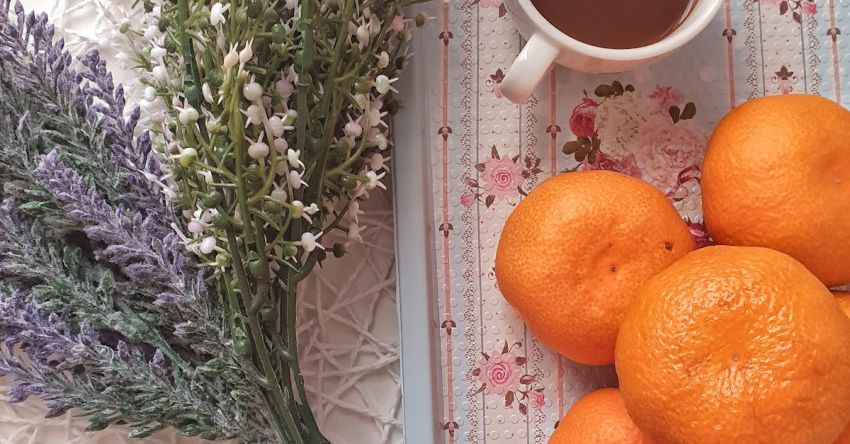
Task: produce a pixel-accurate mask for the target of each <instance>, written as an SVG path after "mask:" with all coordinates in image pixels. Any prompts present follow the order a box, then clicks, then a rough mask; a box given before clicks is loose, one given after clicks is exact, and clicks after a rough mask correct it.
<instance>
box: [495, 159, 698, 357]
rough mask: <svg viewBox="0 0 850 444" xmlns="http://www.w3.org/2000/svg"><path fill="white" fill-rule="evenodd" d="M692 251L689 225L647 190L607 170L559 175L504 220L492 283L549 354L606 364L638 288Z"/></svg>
mask: <svg viewBox="0 0 850 444" xmlns="http://www.w3.org/2000/svg"><path fill="white" fill-rule="evenodd" d="M693 249H694V241H693V238H692V237H691V235H690V233H689V232H688V227H687V226H686V225H685V223H684V221H683V220H682V219H681V217H680V216H679V214H678V213H677V212H676V210H675V209H674V208H673V205H672V204H671V203H670V201H669V200H668V199H667V197H665V196H664V195H663V194H661V192H659V191H658V190H656V189H655V188H654V187H652V186H651V185H649V184H647V183H645V182H642V181H640V180H638V179H634V178H632V177H628V176H625V175H623V174H620V173H614V172H610V171H586V172H577V173H568V174H563V175H561V176H557V177H554V178H551V179H549V180H547V181H545V182H543V183H542V184H540V186H538V187H537V188H536V189H535V190H534V191H532V192H531V193H530V194H529V196H528V197H527V198H525V199H524V200H523V201H522V202H521V203H520V204H519V205H518V206H517V208H516V209H515V210H514V212H513V213H512V214H511V215H510V217H508V220H507V222H506V223H505V226H504V229H503V230H502V235H501V240H500V241H499V246H498V249H497V252H496V279H497V280H498V284H499V289H500V290H501V292H502V294H503V295H504V296H505V299H507V301H508V302H510V303H511V304H512V305H513V306H514V307H515V308H516V309H517V311H519V313H520V314H521V315H522V317H523V318H524V319H525V321H526V323H527V324H528V327H529V328H530V329H531V330H532V331H533V332H534V333H535V334H536V335H537V337H538V338H539V339H540V340H541V341H542V342H543V343H544V344H546V345H547V346H549V348H551V349H553V350H555V351H557V352H559V353H561V354H563V355H564V356H566V357H568V358H570V359H572V360H574V361H577V362H581V363H583V364H589V365H602V364H610V363H612V362H613V361H614V344H615V343H616V341H617V332H618V330H619V329H620V322H621V321H622V319H623V317H624V316H625V314H626V309H627V308H628V307H629V305H630V304H631V302H632V300H633V299H634V296H635V293H636V292H637V288H638V287H639V286H640V284H641V283H643V282H645V281H646V280H647V279H649V277H650V276H652V275H653V274H655V273H657V272H658V271H661V270H663V269H664V268H666V267H667V266H668V265H670V264H671V263H673V262H674V261H676V260H677V259H679V258H680V257H682V256H684V255H685V254H687V253H688V252H689V251H691V250H693Z"/></svg>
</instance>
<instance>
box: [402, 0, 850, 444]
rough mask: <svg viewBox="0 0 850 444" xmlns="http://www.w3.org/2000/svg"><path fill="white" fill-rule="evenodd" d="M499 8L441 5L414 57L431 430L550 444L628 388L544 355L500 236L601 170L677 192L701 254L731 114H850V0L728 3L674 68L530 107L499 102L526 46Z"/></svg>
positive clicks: (568, 82) (486, 1) (591, 83)
mask: <svg viewBox="0 0 850 444" xmlns="http://www.w3.org/2000/svg"><path fill="white" fill-rule="evenodd" d="M503 10H504V5H502V4H501V1H500V0H478V1H472V2H464V1H451V2H446V3H441V4H436V5H434V6H433V10H432V12H433V13H432V15H433V16H435V17H436V20H435V29H433V30H432V31H431V38H430V39H429V40H427V41H428V42H429V43H428V45H427V48H426V49H425V51H420V52H419V54H418V55H420V56H422V58H421V59H420V60H419V63H420V64H421V65H420V66H427V67H429V69H433V72H435V73H436V75H435V77H436V79H435V81H434V82H433V83H432V84H431V85H429V92H430V101H429V103H430V108H429V110H428V112H427V113H425V114H424V115H425V116H426V117H427V118H428V119H429V126H430V131H431V139H430V146H431V151H430V155H431V159H432V163H431V165H430V168H431V178H432V182H433V188H432V191H433V203H434V205H433V210H434V220H433V222H434V227H435V248H436V251H435V256H434V260H435V262H436V268H435V272H436V277H437V283H436V286H435V292H434V304H435V305H436V317H437V319H436V320H435V322H434V323H433V324H434V325H435V326H437V327H436V328H437V329H438V332H439V335H440V336H439V340H438V346H439V348H440V361H439V362H434V365H435V366H436V367H438V369H439V372H440V373H439V386H440V387H441V389H442V390H440V391H439V394H438V396H439V399H440V401H441V407H442V408H441V410H440V411H439V412H435V415H436V418H434V420H435V422H439V423H440V425H441V427H440V428H441V430H440V432H441V433H442V436H443V438H444V439H445V440H446V442H448V443H451V444H453V443H476V444H483V443H489V442H493V443H497V442H511V443H520V444H522V443H535V444H538V443H539V444H543V443H545V442H546V441H547V439H548V437H549V435H550V434H551V432H552V430H553V429H554V427H555V426H556V425H557V423H558V421H559V420H560V418H561V417H562V416H563V414H564V413H565V412H566V411H567V410H568V409H569V407H570V406H571V405H572V404H573V403H574V402H575V401H576V399H578V398H579V397H580V396H582V395H583V394H585V393H587V392H588V391H590V390H593V389H596V388H599V387H602V386H607V385H615V384H616V374H615V371H614V369H613V368H612V367H585V366H581V365H578V364H576V363H573V362H570V361H568V360H566V359H563V358H561V357H559V356H557V355H555V354H554V353H552V352H551V351H549V350H547V349H546V347H544V346H543V345H542V344H540V343H539V341H537V340H536V338H534V336H533V335H532V334H531V333H530V332H529V331H528V330H527V329H526V327H525V325H524V324H523V322H522V319H521V318H520V317H519V316H518V314H517V313H516V312H515V310H513V308H512V307H510V306H509V305H508V304H507V303H506V302H505V301H504V298H503V297H502V296H501V294H500V293H499V289H498V284H497V282H496V280H495V273H494V269H493V267H494V261H495V253H496V246H497V245H498V240H499V235H500V232H501V229H502V226H503V224H504V222H505V219H506V218H507V216H508V215H509V214H510V213H511V211H512V210H513V209H514V208H515V207H516V205H518V204H519V202H521V200H522V199H523V198H524V197H525V195H526V194H527V193H529V192H530V191H531V190H532V189H533V188H534V187H535V186H536V185H538V184H539V183H540V182H542V181H544V180H546V179H547V178H549V177H552V176H554V175H557V174H563V173H565V172H571V171H583V170H595V169H603V170H612V171H619V172H621V173H623V174H627V175H630V176H632V177H636V178H640V179H642V180H644V181H646V182H648V183H650V184H652V185H653V186H655V187H656V188H658V189H659V190H660V191H661V192H662V193H664V194H665V195H667V196H668V198H669V199H670V200H671V201H672V202H673V204H674V206H675V207H676V208H677V210H678V211H679V212H680V214H681V216H682V218H683V219H684V220H685V222H686V223H687V224H688V227H689V229H690V231H691V234H692V235H693V236H694V239H695V240H696V242H697V244H698V246H700V247H703V246H706V245H710V244H711V243H712V240H711V238H710V236H709V235H708V233H707V230H706V227H705V226H704V224H703V218H702V207H701V197H700V196H701V194H700V193H701V190H700V173H701V163H702V159H703V156H704V154H705V150H706V147H707V145H708V139H709V136H710V134H711V131H712V129H713V128H714V126H715V125H716V124H717V122H718V121H719V120H720V119H721V118H722V117H723V116H724V115H725V114H726V113H728V112H729V110H730V109H732V108H733V107H735V106H736V105H737V104H740V103H742V102H744V101H746V100H748V99H752V98H756V97H760V96H764V95H775V94H790V93H809V94H818V95H822V96H825V97H828V98H830V99H833V100H835V101H837V102H838V103H841V104H843V105H845V106H848V105H850V100H848V95H847V94H846V91H845V90H846V85H848V83H850V53H848V52H847V48H845V46H846V42H844V39H846V37H845V36H846V35H847V33H848V32H850V29H848V28H850V19H848V18H847V17H850V4H848V3H844V2H838V1H837V0H726V1H725V2H724V5H723V7H722V8H721V10H720V12H719V14H718V16H717V17H716V18H715V20H714V21H713V22H712V23H711V24H710V25H709V26H708V28H707V29H706V30H705V32H703V33H702V34H701V35H700V36H699V37H698V38H697V39H695V40H694V41H693V42H691V43H690V44H688V45H687V46H685V47H684V48H683V49H681V50H680V51H678V52H676V53H675V54H672V55H671V56H669V57H667V58H666V59H664V60H662V61H660V62H658V63H655V64H653V65H651V66H648V67H642V68H639V69H637V70H634V71H633V72H628V73H621V74H612V75H591V74H583V73H578V72H573V71H570V70H566V69H563V68H555V69H554V70H553V71H552V72H551V73H550V74H549V75H548V77H547V78H546V79H545V80H544V81H543V82H542V83H541V84H540V85H539V87H538V88H537V89H536V90H535V91H534V93H533V95H532V97H531V98H530V99H529V101H528V103H526V104H525V105H523V106H516V105H514V104H511V103H509V102H508V101H507V100H506V99H505V98H504V97H503V96H502V94H501V93H500V91H499V86H500V83H501V82H502V81H503V80H504V76H505V73H506V72H507V70H508V68H509V67H510V64H511V62H512V61H513V60H514V59H515V58H516V56H517V55H518V54H519V52H520V50H521V48H522V45H523V44H524V41H523V39H522V38H521V36H519V34H518V33H517V32H516V30H515V28H514V27H513V25H512V24H511V21H510V20H511V19H510V17H509V16H508V15H507V14H504V13H503ZM527 266H529V267H533V266H534V261H533V260H529V263H528V264H527ZM572 291H574V290H573V289H568V288H567V289H564V297H570V294H571V292H572ZM407 352H408V350H407V349H405V350H403V352H402V353H403V354H404V353H407ZM523 378H525V379H523ZM520 406H522V407H520Z"/></svg>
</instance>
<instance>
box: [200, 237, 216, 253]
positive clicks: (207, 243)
mask: <svg viewBox="0 0 850 444" xmlns="http://www.w3.org/2000/svg"><path fill="white" fill-rule="evenodd" d="M215 245H216V240H215V238H214V237H212V236H210V237H206V238H204V240H202V241H201V244H200V245H199V246H198V251H200V252H201V254H210V253H212V252H213V251H215Z"/></svg>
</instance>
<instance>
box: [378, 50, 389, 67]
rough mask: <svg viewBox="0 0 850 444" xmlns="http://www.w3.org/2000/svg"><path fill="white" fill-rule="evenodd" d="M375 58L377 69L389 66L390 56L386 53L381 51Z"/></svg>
mask: <svg viewBox="0 0 850 444" xmlns="http://www.w3.org/2000/svg"><path fill="white" fill-rule="evenodd" d="M376 57H377V58H378V68H381V69H384V68H386V67H387V66H390V55H389V54H388V53H387V52H386V51H381V53H380V54H378V55H377V56H376Z"/></svg>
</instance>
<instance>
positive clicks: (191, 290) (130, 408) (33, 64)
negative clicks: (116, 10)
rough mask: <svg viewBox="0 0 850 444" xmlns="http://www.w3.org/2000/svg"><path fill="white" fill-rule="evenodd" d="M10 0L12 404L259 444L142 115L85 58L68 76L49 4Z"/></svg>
mask: <svg viewBox="0 0 850 444" xmlns="http://www.w3.org/2000/svg"><path fill="white" fill-rule="evenodd" d="M9 8H10V2H9V1H8V0H0V183H2V185H3V187H2V191H0V196H3V197H4V204H3V205H2V206H0V230H2V233H0V304H2V303H3V302H2V301H4V300H8V301H13V302H9V303H8V304H7V305H6V307H8V310H7V311H3V309H2V308H0V332H6V333H7V336H8V337H10V338H16V339H15V341H13V342H10V343H9V344H7V346H6V347H5V348H3V347H0V363H3V364H0V369H2V370H3V371H5V372H7V373H9V374H10V375H11V376H12V377H13V379H15V381H16V384H17V385H16V388H14V389H13V391H12V393H11V395H12V399H13V400H22V399H24V398H25V397H26V396H29V395H38V396H41V397H42V398H44V399H45V400H47V401H48V405H49V407H50V408H51V414H61V412H63V411H64V410H66V409H68V408H70V407H77V408H79V409H81V410H82V411H83V413H84V414H86V415H87V416H88V417H89V420H90V423H91V428H92V429H100V428H103V427H106V426H107V425H109V424H128V425H131V426H132V427H133V429H132V431H131V436H134V437H143V436H145V435H147V434H149V433H152V432H153V431H155V430H158V429H159V428H161V427H164V426H167V425H170V426H174V427H176V428H177V429H178V431H179V432H180V433H183V434H187V435H201V436H204V437H207V438H215V439H221V438H230V437H238V438H239V439H240V440H241V441H243V442H269V441H271V439H272V437H271V435H270V433H269V432H268V430H269V424H268V419H267V418H266V415H265V413H264V412H263V411H262V410H260V409H257V408H256V406H257V405H260V404H261V403H262V399H261V395H260V392H259V390H257V388H256V386H255V385H253V384H251V383H250V382H249V380H248V377H247V376H246V375H245V373H244V370H243V365H242V361H243V360H244V357H243V356H241V355H240V354H238V353H237V352H236V348H237V347H234V345H233V340H232V339H231V338H230V337H229V335H228V332H227V329H226V327H225V326H226V325H227V324H228V323H229V322H230V320H228V319H227V318H226V316H225V315H224V313H223V310H222V308H221V306H220V305H219V304H218V301H216V300H212V299H211V298H210V296H209V294H208V293H207V290H206V283H205V282H204V274H203V273H201V272H199V271H198V270H197V269H196V268H195V264H194V263H193V262H192V261H189V260H186V258H185V257H184V256H183V254H182V253H181V251H180V245H179V240H178V239H177V238H176V237H175V236H174V234H173V232H172V231H171V229H170V226H169V225H170V223H171V221H172V220H174V215H173V214H172V213H171V210H170V208H169V207H168V206H167V205H166V204H165V203H164V202H163V201H162V200H161V199H160V193H159V192H158V189H157V188H158V185H153V184H152V182H156V181H161V180H162V177H161V176H162V173H161V171H160V170H159V166H158V164H157V163H156V159H154V158H153V156H151V155H150V154H151V149H150V146H151V144H150V138H149V137H148V136H147V134H145V133H143V134H142V135H141V136H140V137H139V138H138V139H136V140H135V141H134V139H133V131H134V128H135V126H136V123H137V120H138V117H139V113H138V110H136V111H134V112H132V113H131V114H130V115H129V117H128V118H126V119H125V118H124V116H123V114H122V111H123V107H124V106H125V103H124V98H123V91H122V89H121V87H120V86H119V87H115V86H114V84H113V81H112V77H111V75H110V74H109V72H108V71H107V69H106V66H105V63H104V62H103V61H102V60H101V59H100V58H99V56H98V55H97V53H95V52H91V53H89V54H87V55H86V56H84V57H82V58H81V59H80V64H81V65H82V67H83V68H84V69H80V70H79V71H77V70H76V68H75V67H73V66H72V58H71V56H70V54H68V53H67V52H66V51H64V50H63V43H62V41H61V40H59V41H57V42H54V41H53V35H54V29H53V27H52V25H50V24H49V23H48V22H47V17H46V16H45V15H43V14H42V15H35V14H32V13H29V14H25V12H24V11H23V8H22V7H21V6H20V3H16V5H15V8H14V14H10V12H11V11H10V10H9ZM7 18H8V19H7ZM8 196H15V197H17V198H18V199H17V200H10V199H7V197H8ZM25 213H26V214H31V215H37V216H38V217H39V220H40V221H41V222H43V223H37V222H35V221H34V219H33V218H32V217H29V216H27V215H26V214H25ZM114 265H117V267H114ZM175 308H176V309H175ZM51 312H56V313H59V314H53V315H48V313H51ZM57 323H58V324H57ZM60 325H61V326H62V328H59V326H60ZM66 348H67V349H73V350H74V351H75V352H76V353H77V354H76V355H73V354H69V355H68V356H69V358H68V359H66V360H65V361H66V364H63V366H67V369H63V371H57V369H56V368H54V367H52V366H51V365H52V363H53V362H52V361H50V360H48V361H45V360H44V359H41V358H43V357H44V356H48V357H49V356H51V355H53V354H54V352H57V353H61V351H62V350H65V349H66ZM20 352H23V353H26V354H28V355H29V354H30V353H32V354H33V356H36V358H38V359H34V360H33V359H20V356H18V354H19V353H20ZM39 359H41V360H39ZM45 359H47V358H45ZM63 368H64V367H63ZM66 370H67V371H66Z"/></svg>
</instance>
